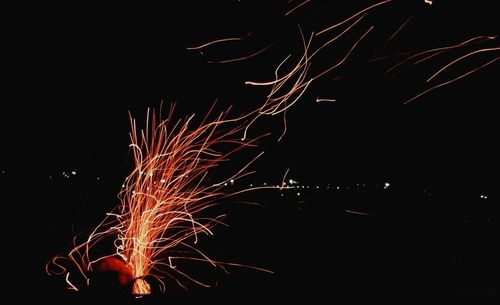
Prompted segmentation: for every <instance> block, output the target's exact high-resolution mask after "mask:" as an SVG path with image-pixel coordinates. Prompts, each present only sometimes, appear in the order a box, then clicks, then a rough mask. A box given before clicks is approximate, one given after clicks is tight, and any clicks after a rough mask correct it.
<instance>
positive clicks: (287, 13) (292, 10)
mask: <svg viewBox="0 0 500 305" xmlns="http://www.w3.org/2000/svg"><path fill="white" fill-rule="evenodd" d="M309 1H311V0H305V1H304V2H302V3H300V4H298V5H297V6H295V7H294V8H292V9H291V10H289V11H288V12H286V13H285V16H288V15H289V14H291V13H293V12H294V11H295V10H296V9H298V8H299V7H301V6H303V5H304V4H306V3H307V2H309Z"/></svg>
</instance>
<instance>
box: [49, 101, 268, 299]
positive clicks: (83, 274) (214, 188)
mask: <svg viewBox="0 0 500 305" xmlns="http://www.w3.org/2000/svg"><path fill="white" fill-rule="evenodd" d="M228 112H229V110H228V111H226V112H222V113H221V114H220V115H218V116H217V117H216V118H215V119H214V120H208V117H209V114H207V116H206V117H205V118H204V119H203V120H202V122H201V123H200V124H199V125H197V127H195V128H191V126H192V125H193V124H194V123H193V121H194V115H192V116H190V117H187V118H186V119H184V120H179V121H177V122H174V121H173V107H171V109H170V112H169V114H168V117H167V118H166V119H161V116H160V117H157V116H156V114H155V113H154V112H153V114H150V112H149V110H148V113H147V116H146V117H147V122H146V127H145V129H143V130H141V131H138V130H137V123H136V121H135V119H133V118H132V116H130V123H131V129H132V130H131V133H130V140H131V144H130V148H131V151H132V155H133V158H134V163H135V167H134V170H133V171H132V173H131V174H130V175H129V176H128V177H127V178H126V179H125V182H124V184H123V189H122V191H121V192H120V193H119V196H118V197H119V200H120V205H119V206H118V207H117V208H116V209H115V210H114V211H112V212H110V213H108V214H107V217H106V218H105V219H104V220H103V221H102V222H101V223H100V224H99V225H98V226H97V227H96V228H95V229H94V230H93V231H92V232H91V233H90V234H89V235H88V236H87V237H86V238H85V240H84V241H83V242H80V243H78V242H77V241H76V240H77V238H75V241H74V247H73V249H72V250H71V251H70V252H69V254H68V255H66V256H56V257H54V258H53V259H52V260H51V261H50V262H49V263H48V264H47V272H48V273H49V274H54V273H55V274H65V276H66V282H67V283H68V287H69V288H70V289H73V290H79V287H81V286H85V285H88V284H89V282H90V278H89V275H88V274H89V273H90V272H92V271H94V270H103V269H109V268H113V269H114V270H118V271H119V274H120V276H121V281H122V282H123V284H128V285H130V284H131V285H132V293H133V294H135V295H146V294H150V293H151V290H152V288H151V286H150V284H151V283H150V281H149V282H148V281H146V280H145V278H146V277H148V278H152V279H154V280H156V281H157V283H158V285H159V286H160V288H161V290H163V291H164V290H165V286H164V284H163V279H164V278H165V277H172V278H173V279H174V280H175V281H176V282H177V283H178V284H179V285H181V286H182V287H184V285H183V284H182V280H181V279H180V278H184V279H187V280H188V281H191V282H194V283H196V284H199V285H202V286H208V284H206V283H203V282H201V281H198V280H196V279H194V278H193V277H192V276H191V275H189V274H187V273H184V272H183V271H182V270H179V268H176V266H175V261H179V260H182V259H184V260H198V261H204V262H207V263H209V264H211V265H213V266H215V267H217V266H218V267H221V268H222V269H224V267H223V265H224V264H226V265H236V266H244V265H241V264H235V263H223V262H218V261H214V260H212V259H210V258H209V257H208V256H207V255H205V254H204V253H203V252H202V251H201V250H198V249H197V248H196V243H197V242H198V239H199V236H200V235H212V234H213V232H212V230H211V229H212V228H213V227H214V226H215V225H217V224H222V223H223V222H222V220H223V218H224V217H225V216H224V215H220V216H217V217H212V218H210V217H207V216H206V215H204V213H203V212H204V211H205V210H206V209H208V208H210V207H212V206H214V205H216V204H218V203H220V202H221V200H222V199H223V198H226V197H228V196H232V195H235V194H237V193H241V192H243V191H241V190H240V191H238V192H233V193H232V194H231V193H227V192H226V191H224V190H222V186H223V185H224V184H225V183H227V182H229V181H232V180H234V179H238V178H241V177H243V176H245V175H247V174H249V172H246V170H247V168H248V166H249V165H250V164H251V163H252V162H253V161H254V160H255V159H257V158H258V157H259V156H260V155H261V154H258V155H257V157H255V158H254V159H252V160H250V161H249V162H248V163H246V164H244V165H243V166H242V167H241V170H239V171H237V172H236V173H234V174H232V175H230V177H227V178H224V179H222V180H220V181H219V182H217V183H208V181H207V178H208V174H209V172H210V171H212V170H215V168H216V167H217V166H219V165H220V164H221V163H222V162H225V161H227V160H228V158H229V156H230V155H232V154H234V153H235V152H237V151H239V150H241V149H243V148H247V147H255V146H256V143H255V142H256V141H257V140H258V139H259V138H260V137H257V138H254V139H251V140H247V141H241V140H239V139H238V137H237V134H238V133H240V132H241V131H242V130H243V129H244V127H245V125H244V123H243V122H242V121H241V119H240V118H235V119H227V114H228ZM160 113H161V111H160ZM222 125H224V127H227V125H231V126H232V127H231V128H222ZM229 146H231V148H230V149H226V150H224V151H225V152H223V149H222V148H223V147H224V148H226V147H229ZM245 191H247V190H245ZM105 240H108V241H109V240H111V241H112V242H113V244H114V250H113V251H112V252H110V253H108V254H107V255H98V254H94V253H93V250H94V247H95V246H96V245H97V244H99V243H103V242H104V241H105ZM179 253H182V255H179ZM67 260H69V261H70V262H72V263H73V264H74V266H76V270H77V273H78V274H79V275H80V278H81V281H80V284H76V283H75V282H74V278H76V276H74V275H73V274H72V273H71V272H70V269H69V268H67V267H65V266H64V261H67ZM120 262H121V263H120ZM103 266H104V267H103ZM109 266H111V267H109ZM247 267H250V268H254V269H258V270H262V271H268V270H265V269H262V268H257V267H251V266H247ZM179 277H180V278H179Z"/></svg>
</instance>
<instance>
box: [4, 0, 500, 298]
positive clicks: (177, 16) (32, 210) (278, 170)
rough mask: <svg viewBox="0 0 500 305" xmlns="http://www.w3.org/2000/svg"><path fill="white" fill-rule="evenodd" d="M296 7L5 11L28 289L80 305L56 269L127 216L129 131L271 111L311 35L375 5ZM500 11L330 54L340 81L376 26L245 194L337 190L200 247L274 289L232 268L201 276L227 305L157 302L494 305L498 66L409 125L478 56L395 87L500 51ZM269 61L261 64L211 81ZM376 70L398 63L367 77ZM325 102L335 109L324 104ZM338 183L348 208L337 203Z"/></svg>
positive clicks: (266, 123)
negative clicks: (112, 214)
mask: <svg viewBox="0 0 500 305" xmlns="http://www.w3.org/2000/svg"><path fill="white" fill-rule="evenodd" d="M403 2H404V3H403ZM294 3H295V1H294V2H292V3H287V1H273V2H272V4H271V3H268V1H263V2H262V3H260V2H258V3H257V2H253V1H217V2H216V3H212V2H210V3H196V2H194V1H183V2H182V3H176V4H175V5H173V4H172V5H171V6H169V5H166V6H161V7H153V6H151V7H145V6H141V7H137V6H135V5H123V4H120V5H116V6H90V5H82V6H76V5H72V6H67V7H65V6H59V5H57V6H56V5H54V6H50V5H47V4H43V5H40V6H31V7H29V8H17V7H16V8H10V9H9V10H6V12H7V13H6V14H9V12H10V13H11V17H12V16H16V17H18V18H12V19H13V20H11V21H9V22H7V24H6V26H5V27H4V28H5V29H6V34H5V37H6V39H8V40H7V41H8V42H9V43H8V44H6V47H5V49H6V51H7V53H6V54H8V55H6V56H4V60H5V64H6V66H7V67H8V69H6V71H7V73H8V78H7V80H6V82H5V87H6V90H5V91H4V92H5V93H7V95H6V97H5V98H4V102H3V103H2V117H3V118H2V126H1V127H2V134H3V136H2V138H3V145H2V160H1V163H0V165H1V170H2V175H1V176H2V177H1V178H2V186H3V187H5V191H4V192H3V193H4V194H9V195H8V196H10V197H8V196H7V197H5V198H14V199H5V205H8V206H9V207H12V211H11V209H10V208H9V209H8V210H7V211H8V212H6V214H7V215H6V216H5V217H7V218H9V221H13V222H14V223H16V225H15V229H14V230H12V225H10V224H8V221H6V222H5V224H7V226H6V227H7V228H6V230H8V231H7V232H11V231H15V232H16V234H14V235H12V234H9V236H12V237H13V239H14V243H12V244H13V245H16V246H15V247H17V248H18V249H20V250H19V251H18V250H17V249H15V250H11V251H9V257H10V258H9V261H13V262H15V263H12V267H14V268H13V269H14V270H13V271H12V274H15V275H16V280H14V281H13V283H14V285H13V286H15V287H16V288H22V289H21V290H23V289H27V288H25V287H29V290H32V289H34V290H35V291H37V293H40V294H41V295H44V296H47V297H49V298H53V299H58V298H63V297H64V298H66V297H68V298H75V296H71V295H67V293H66V292H65V290H64V285H63V284H62V281H59V280H56V279H53V278H49V277H48V276H46V275H45V273H44V270H43V268H44V264H45V262H46V261H47V259H48V258H50V257H51V256H52V255H54V254H56V253H59V252H60V251H62V250H63V249H64V248H65V247H66V246H67V245H68V244H69V242H70V240H71V238H72V235H73V234H74V233H76V232H79V231H80V230H82V229H84V228H86V227H87V226H90V225H92V224H94V223H95V222H96V221H98V220H100V218H101V216H102V215H103V214H104V213H105V212H106V211H108V210H109V209H111V208H113V206H114V204H115V203H116V194H117V192H118V191H119V189H120V186H121V184H122V182H123V180H124V178H125V177H126V176H127V174H128V172H129V170H130V166H131V163H130V162H131V159H130V156H129V155H128V131H129V122H128V119H129V118H128V111H130V112H131V113H132V114H133V115H134V116H135V117H137V118H138V119H139V120H140V119H141V118H143V117H144V115H145V111H146V108H147V107H158V106H159V104H160V102H161V101H162V100H163V102H164V105H169V103H171V102H176V112H175V113H176V115H177V117H178V118H181V117H184V116H187V115H190V114H192V113H196V114H197V115H199V116H202V115H204V114H205V113H206V111H207V110H208V109H209V106H210V105H212V103H213V102H214V101H215V99H218V100H219V102H218V106H217V107H218V108H217V109H218V110H222V109H224V108H225V107H227V106H229V105H233V106H234V113H235V114H236V113H238V112H244V111H248V110H249V109H253V108H255V107H258V106H259V105H260V103H262V101H263V100H264V98H265V94H266V91H265V90H263V89H262V88H256V87H251V86H247V85H244V82H245V81H247V80H257V81H258V80H269V79H272V77H273V72H274V69H275V67H276V65H277V64H279V62H281V60H283V59H284V58H285V57H286V56H287V55H288V54H292V55H294V56H295V58H298V57H299V56H300V55H301V54H302V53H301V52H302V49H301V45H302V42H301V40H300V34H299V31H298V28H297V24H300V25H301V27H302V29H303V30H304V33H306V35H307V33H310V32H311V31H316V32H317V31H318V30H321V29H323V28H325V27H326V26H328V25H331V24H333V23H335V22H337V21H338V20H341V19H342V18H345V17H347V16H350V15H351V14H352V13H353V12H355V11H356V10H360V9H362V8H364V7H366V6H367V5H368V4H369V2H366V3H364V2H363V3H362V4H359V6H352V7H351V6H349V5H347V4H346V3H337V2H330V1H311V2H309V3H307V4H305V5H304V6H303V7H302V8H300V9H298V10H297V11H295V12H294V13H292V14H290V15H289V16H285V13H286V12H287V11H288V10H289V9H290V8H292V7H293V6H294ZM298 3H299V2H297V3H296V4H298ZM494 11H495V10H494V9H493V4H490V2H489V1H474V3H470V2H464V3H456V1H434V3H433V5H426V4H425V3H424V1H394V3H392V4H390V5H388V6H386V7H383V8H380V9H377V10H375V11H373V12H372V13H370V14H368V15H367V16H366V17H365V19H363V21H362V22H360V24H359V26H357V27H356V28H354V29H353V30H352V31H351V32H349V33H348V34H347V35H346V36H345V37H344V38H342V39H341V40H340V41H339V43H338V44H334V45H332V46H331V47H329V48H327V49H326V50H324V52H323V53H321V54H319V55H318V56H317V57H316V58H315V59H314V66H313V67H312V68H311V71H312V72H314V71H316V72H317V71H321V70H322V68H327V67H329V66H330V65H331V64H334V63H335V62H336V61H338V58H340V57H341V56H343V54H345V51H346V50H348V49H349V48H350V46H352V44H353V43H354V42H355V41H356V39H357V38H358V37H359V36H360V35H361V34H362V33H363V32H364V31H366V29H368V27H369V26H370V25H375V29H374V30H373V31H372V32H371V33H370V34H369V36H367V39H365V40H363V41H362V42H361V43H360V44H359V45H358V47H357V49H356V50H355V52H354V53H353V54H352V56H351V57H350V58H349V60H348V61H346V63H345V64H344V65H342V67H340V68H339V69H338V70H335V71H333V72H332V73H330V74H328V75H326V76H325V77H323V78H321V79H319V80H318V81H316V82H314V83H313V84H312V85H311V87H310V88H309V91H308V92H307V93H306V94H305V95H304V96H303V98H302V99H301V100H300V101H299V102H298V103H297V104H296V105H294V106H293V107H292V108H290V111H288V113H287V128H288V129H287V134H286V135H285V137H284V138H283V140H282V141H281V142H277V141H276V140H277V138H278V137H279V135H280V134H281V132H282V130H283V123H282V119H281V118H278V117H273V118H267V117H266V118H262V120H260V121H259V122H258V123H257V124H256V126H255V128H254V129H252V133H253V135H258V134H261V133H264V132H272V133H273V134H272V135H271V136H270V137H267V138H266V139H263V140H262V142H261V147H260V148H259V150H265V151H266V154H265V155H264V157H263V158H261V160H259V162H257V163H256V164H255V165H254V167H253V168H254V169H256V170H257V174H256V175H255V176H253V178H252V179H253V180H252V181H250V182H253V183H263V182H272V183H277V182H279V181H281V177H282V176H283V174H284V172H285V171H286V169H287V168H290V174H289V175H290V177H293V178H294V179H296V180H297V181H299V182H300V185H310V186H315V185H321V186H322V189H321V190H318V191H313V190H312V189H311V190H310V191H302V194H301V196H297V195H296V192H295V191H287V192H284V193H283V196H281V193H279V192H277V191H267V192H255V193H252V194H249V195H247V196H248V198H244V199H248V200H253V201H257V202H259V203H261V204H262V205H263V208H255V207H246V206H243V207H241V206H237V207H231V208H228V209H229V210H230V215H231V216H230V217H229V219H228V222H229V223H230V224H231V228H229V229H227V230H226V229H225V228H220V229H219V231H218V232H217V234H216V236H215V237H214V238H212V240H210V241H207V243H206V245H204V247H205V248H206V251H208V252H209V253H214V255H216V256H218V257H221V258H227V259H229V260H233V261H238V262H242V263H248V264H250V265H258V266H264V267H268V268H270V269H273V270H274V271H275V274H274V275H269V274H265V273H260V272H256V271H251V270H246V269H237V268H236V269H233V270H231V271H232V274H231V276H226V275H224V274H219V272H218V271H217V272H214V273H211V272H210V271H207V270H205V269H204V270H202V271H199V273H200V274H202V275H203V276H209V275H210V276H211V274H213V277H214V278H216V279H217V281H218V286H217V287H215V288H213V289H199V288H194V289H193V290H192V291H190V292H185V293H180V292H176V293H172V294H170V295H166V296H160V297H158V298H159V299H165V300H163V301H166V300H168V299H169V298H170V301H178V302H188V301H191V300H192V301H197V300H202V299H203V300H217V301H221V302H223V303H224V302H228V303H229V302H231V303H232V302H236V301H239V300H252V301H261V300H265V299H266V298H268V297H271V298H278V299H280V298H282V299H283V300H284V301H285V300H295V299H302V300H307V301H308V302H309V301H310V302H315V301H318V302H319V300H325V298H326V299H333V300H336V299H338V298H341V297H343V296H362V297H364V296H367V297H371V296H398V297H399V296H402V297H408V296H410V297H412V296H435V295H439V296H447V297H448V296H449V297H456V296H459V297H468V296H473V297H481V296H491V295H496V293H497V291H496V290H495V289H494V288H493V287H494V286H495V285H493V275H492V273H493V270H494V268H495V266H497V260H498V252H497V251H496V250H494V249H496V246H495V245H494V238H496V236H495V235H494V233H493V231H495V230H494V229H493V228H494V227H496V221H498V219H497V214H496V213H495V212H494V208H493V205H494V202H496V200H497V190H496V188H495V187H496V181H497V179H496V178H495V177H496V176H497V166H496V164H497V162H496V157H497V156H498V155H499V154H498V148H497V145H496V143H495V142H496V141H495V139H497V132H496V131H497V130H498V120H497V119H496V115H497V111H496V108H497V107H496V105H495V102H496V101H497V100H498V90H497V88H496V87H495V86H496V83H497V82H496V80H497V77H498V63H495V64H493V65H490V66H488V67H487V68H485V69H483V70H480V71H478V72H477V73H475V74H472V75H470V76H468V77H467V78H465V79H462V80H459V81H458V82H456V83H453V84H451V85H449V86H446V87H443V88H440V89H437V90H435V91H433V92H431V93H429V94H427V95H424V96H423V97H421V98H419V99H417V100H415V101H413V102H412V103H409V104H407V105H403V102H404V101H406V100H408V99H409V98H411V97H412V96H414V95H416V94H418V93H419V92H421V91H422V90H425V89H426V88H428V86H426V84H425V79H426V77H428V76H429V75H431V74H432V73H434V71H436V70H437V69H439V68H440V67H442V66H443V65H445V64H446V63H448V62H450V61H451V60H453V59H455V58H457V57H458V56H460V55H464V54H466V52H467V51H471V50H475V49H479V48H480V47H481V46H473V47H471V48H463V49H460V50H458V51H455V52H450V53H445V54H443V55H441V56H438V57H436V58H435V59H433V60H430V61H427V62H423V63H421V64H419V65H416V66H412V67H403V68H402V69H400V70H398V71H397V73H395V74H390V75H385V74H384V71H385V70H387V69H388V68H389V67H390V66H392V65H393V64H395V63H397V62H398V61H399V60H401V59H402V58H404V57H400V56H399V55H397V54H399V53H401V52H411V53H416V52H419V51H424V50H427V49H431V48H435V47H441V46H446V45H451V44H456V43H459V42H462V41H464V40H466V39H469V38H471V37H474V36H477V35H496V34H497V33H498V31H497V30H495V29H498V22H496V21H495V20H496V18H495V15H494ZM410 16H411V18H412V19H411V21H410V22H409V23H408V24H407V25H406V27H405V28H403V30H402V31H401V32H400V33H399V34H398V35H396V36H395V37H394V38H393V39H391V40H390V41H388V39H389V37H390V36H391V35H392V34H393V33H394V32H395V31H396V30H397V29H398V27H399V26H400V25H401V24H402V23H403V22H405V20H406V19H407V18H408V17H410ZM9 20H10V19H9ZM248 33H251V34H250V35H248V36H247V38H246V39H244V40H242V41H238V42H229V43H223V44H219V45H216V46H212V47H210V48H206V49H204V50H203V55H202V54H200V53H199V52H198V51H189V50H186V47H190V46H195V45H200V44H202V43H205V42H208V41H212V40H215V39H220V38H225V37H234V36H245V35H247V34H248ZM269 44H272V46H271V47H270V48H269V49H268V50H267V51H266V52H263V53H262V54H260V55H258V56H255V57H252V58H250V59H248V60H244V61H239V62H233V63H225V64H213V63H208V61H209V60H224V59H228V58H237V57H240V56H244V55H246V54H250V53H253V52H255V51H258V50H260V49H262V48H264V47H266V46H268V45H269ZM484 46H485V47H492V46H498V43H496V44H495V43H490V44H485V45H484ZM492 54H493V55H492ZM377 56H388V58H387V59H385V60H381V61H376V62H370V60H371V59H373V58H375V57H377ZM495 56H498V52H496V53H494V52H490V53H486V54H482V55H481V54H480V55H477V56H474V57H471V58H470V60H468V61H464V63H463V64H461V65H458V66H457V67H455V68H454V69H450V71H449V74H446V73H445V74H443V80H444V79H451V78H453V77H455V76H458V75H460V74H461V73H465V72H467V71H469V70H470V69H472V68H473V67H477V66H479V65H481V64H483V63H485V62H486V61H487V60H491V59H493V58H494V57H495ZM315 69H316V70H315ZM337 77H341V78H340V79H337ZM9 93H12V94H9ZM317 96H320V97H327V98H335V99H337V102H335V103H315V99H316V97H317ZM223 170H227V172H231V171H233V170H234V168H233V167H232V165H228V166H227V167H226V168H225V169H223ZM71 171H76V173H77V174H76V175H72V174H71ZM63 172H64V173H66V174H68V173H70V178H65V177H64V174H63ZM385 182H389V183H390V187H389V188H387V189H383V187H382V186H383V185H384V183H385ZM327 183H330V185H335V186H342V188H343V191H339V192H332V191H326V190H325V189H324V188H323V187H324V186H326V185H327ZM358 184H359V185H363V184H365V185H366V187H361V186H359V185H358ZM348 187H349V189H347V188H348ZM429 194H431V195H429ZM485 195H486V196H487V199H483V198H482V197H480V196H485ZM346 209H349V210H359V211H365V212H369V213H370V214H371V216H359V215H353V214H350V213H346V212H345V210H346ZM17 232H19V234H17ZM9 244H11V243H9ZM187 268H189V266H188V267H187ZM195 273H196V272H195ZM205 273H206V274H205ZM17 275H21V277H19V279H17V278H18V277H17ZM94 297H95V296H94ZM99 297H104V296H99ZM76 298H78V296H76ZM80 298H82V297H80ZM72 300H73V299H72ZM73 301H74V300H73ZM153 301H156V299H153Z"/></svg>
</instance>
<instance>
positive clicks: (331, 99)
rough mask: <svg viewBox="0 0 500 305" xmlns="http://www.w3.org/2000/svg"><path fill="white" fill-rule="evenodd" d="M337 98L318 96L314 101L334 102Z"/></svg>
mask: <svg viewBox="0 0 500 305" xmlns="http://www.w3.org/2000/svg"><path fill="white" fill-rule="evenodd" d="M336 101H337V100H336V99H334V98H320V97H319V96H318V97H317V98H316V103H321V102H336Z"/></svg>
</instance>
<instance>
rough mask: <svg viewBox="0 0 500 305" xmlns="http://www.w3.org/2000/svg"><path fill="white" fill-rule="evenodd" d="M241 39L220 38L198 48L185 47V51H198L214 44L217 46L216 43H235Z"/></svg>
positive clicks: (241, 38)
mask: <svg viewBox="0 0 500 305" xmlns="http://www.w3.org/2000/svg"><path fill="white" fill-rule="evenodd" d="M243 39H244V38H243V37H229V38H222V39H217V40H214V41H210V42H207V43H204V44H202V45H199V46H195V47H187V48H186V50H199V49H203V48H205V47H208V46H211V45H214V44H217V43H221V42H226V41H237V40H243Z"/></svg>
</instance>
